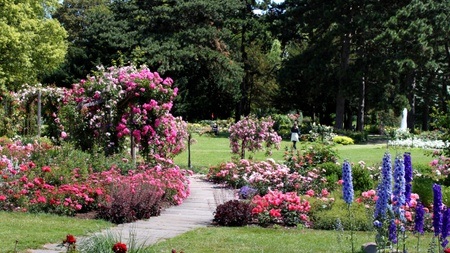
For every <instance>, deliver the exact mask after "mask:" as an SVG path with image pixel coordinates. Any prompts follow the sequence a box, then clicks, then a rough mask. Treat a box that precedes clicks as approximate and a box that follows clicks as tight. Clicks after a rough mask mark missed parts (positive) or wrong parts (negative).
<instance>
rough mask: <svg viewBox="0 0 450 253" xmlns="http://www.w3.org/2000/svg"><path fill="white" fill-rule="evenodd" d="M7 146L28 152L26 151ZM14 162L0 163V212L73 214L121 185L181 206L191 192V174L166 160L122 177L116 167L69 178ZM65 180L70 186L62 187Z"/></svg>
mask: <svg viewBox="0 0 450 253" xmlns="http://www.w3.org/2000/svg"><path fill="white" fill-rule="evenodd" d="M10 147H13V150H22V151H23V152H28V149H26V148H22V149H16V147H15V146H10ZM7 149H8V147H6V146H0V150H1V151H2V152H4V153H7V152H9V151H7ZM15 160H16V159H15V158H13V159H11V160H10V159H8V158H7V157H6V156H5V155H3V156H2V159H1V160H0V165H1V167H0V175H1V176H2V177H1V178H0V209H5V210H21V211H28V210H31V211H44V212H51V213H59V214H66V215H73V214H74V213H76V212H82V211H89V210H94V209H96V208H98V204H99V201H104V200H105V199H106V200H107V199H108V195H109V191H110V190H111V189H112V187H114V185H115V184H121V183H127V184H130V185H134V186H136V187H137V186H138V184H142V183H146V184H149V185H152V186H154V188H155V194H157V195H158V194H159V195H160V196H161V197H163V196H164V199H162V201H165V202H168V203H170V204H181V203H182V202H183V200H184V199H185V198H186V197H188V196H189V193H190V192H189V181H188V178H187V177H186V176H187V175H189V174H190V173H191V172H190V171H185V170H181V169H180V168H179V167H178V166H176V165H173V162H172V161H171V160H170V159H167V158H158V160H157V165H155V166H150V165H141V166H139V168H138V169H137V170H131V171H129V174H127V175H121V174H120V169H118V168H111V169H110V170H108V171H103V172H99V173H91V174H89V175H88V176H87V177H83V176H81V175H80V173H79V169H77V168H75V169H73V170H72V173H71V174H72V176H71V178H70V179H64V178H62V176H61V177H59V176H56V175H54V171H56V170H54V169H53V168H52V167H51V166H42V167H38V166H36V165H35V163H33V162H32V161H29V160H28V161H23V162H22V163H18V165H17V166H14V163H13V161H15ZM58 170H60V168H58ZM68 181H70V182H71V183H62V184H61V182H68Z"/></svg>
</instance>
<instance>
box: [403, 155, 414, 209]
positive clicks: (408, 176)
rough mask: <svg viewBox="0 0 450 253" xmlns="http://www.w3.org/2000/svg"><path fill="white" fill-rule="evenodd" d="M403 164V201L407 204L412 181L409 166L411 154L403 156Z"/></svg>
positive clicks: (410, 167) (409, 198)
mask: <svg viewBox="0 0 450 253" xmlns="http://www.w3.org/2000/svg"><path fill="white" fill-rule="evenodd" d="M403 164H404V165H405V201H406V203H407V204H409V202H410V201H411V190H412V183H411V182H412V180H413V170H412V165H411V153H409V152H405V153H404V154H403Z"/></svg>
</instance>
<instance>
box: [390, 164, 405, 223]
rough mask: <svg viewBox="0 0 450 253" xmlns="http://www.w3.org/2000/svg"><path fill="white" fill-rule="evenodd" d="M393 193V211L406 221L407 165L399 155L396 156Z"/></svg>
mask: <svg viewBox="0 0 450 253" xmlns="http://www.w3.org/2000/svg"><path fill="white" fill-rule="evenodd" d="M392 194H393V211H394V214H395V215H397V217H398V218H399V219H400V220H401V221H406V219H405V215H404V210H403V209H402V207H403V205H404V204H405V167H404V164H403V160H402V159H401V158H399V157H396V158H395V166H394V190H393V192H392Z"/></svg>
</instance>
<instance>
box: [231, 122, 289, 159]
mask: <svg viewBox="0 0 450 253" xmlns="http://www.w3.org/2000/svg"><path fill="white" fill-rule="evenodd" d="M274 123H275V122H274V121H273V120H272V119H271V118H270V117H269V118H262V119H257V118H256V117H254V116H252V115H250V116H247V117H245V118H243V119H241V120H240V121H238V122H237V123H236V124H233V125H232V126H231V127H230V128H229V130H228V131H229V133H230V137H229V139H230V147H231V152H232V153H233V154H237V155H239V157H240V158H241V159H244V158H245V152H246V151H250V152H256V151H258V150H262V149H264V148H265V149H266V153H267V154H271V149H272V148H276V149H279V148H280V143H281V137H280V136H279V135H278V134H277V132H275V130H274V129H273V124H274Z"/></svg>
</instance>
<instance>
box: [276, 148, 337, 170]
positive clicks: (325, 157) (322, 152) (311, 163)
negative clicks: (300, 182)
mask: <svg viewBox="0 0 450 253" xmlns="http://www.w3.org/2000/svg"><path fill="white" fill-rule="evenodd" d="M338 158H339V156H338V152H337V150H336V149H334V148H333V147H331V146H330V145H325V144H323V143H311V144H308V145H307V146H306V147H305V148H302V150H299V151H297V152H286V153H285V155H284V164H285V165H286V166H288V167H289V168H290V169H291V170H295V171H304V170H307V169H308V168H311V167H315V166H317V165H318V164H323V163H326V162H337V160H338Z"/></svg>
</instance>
